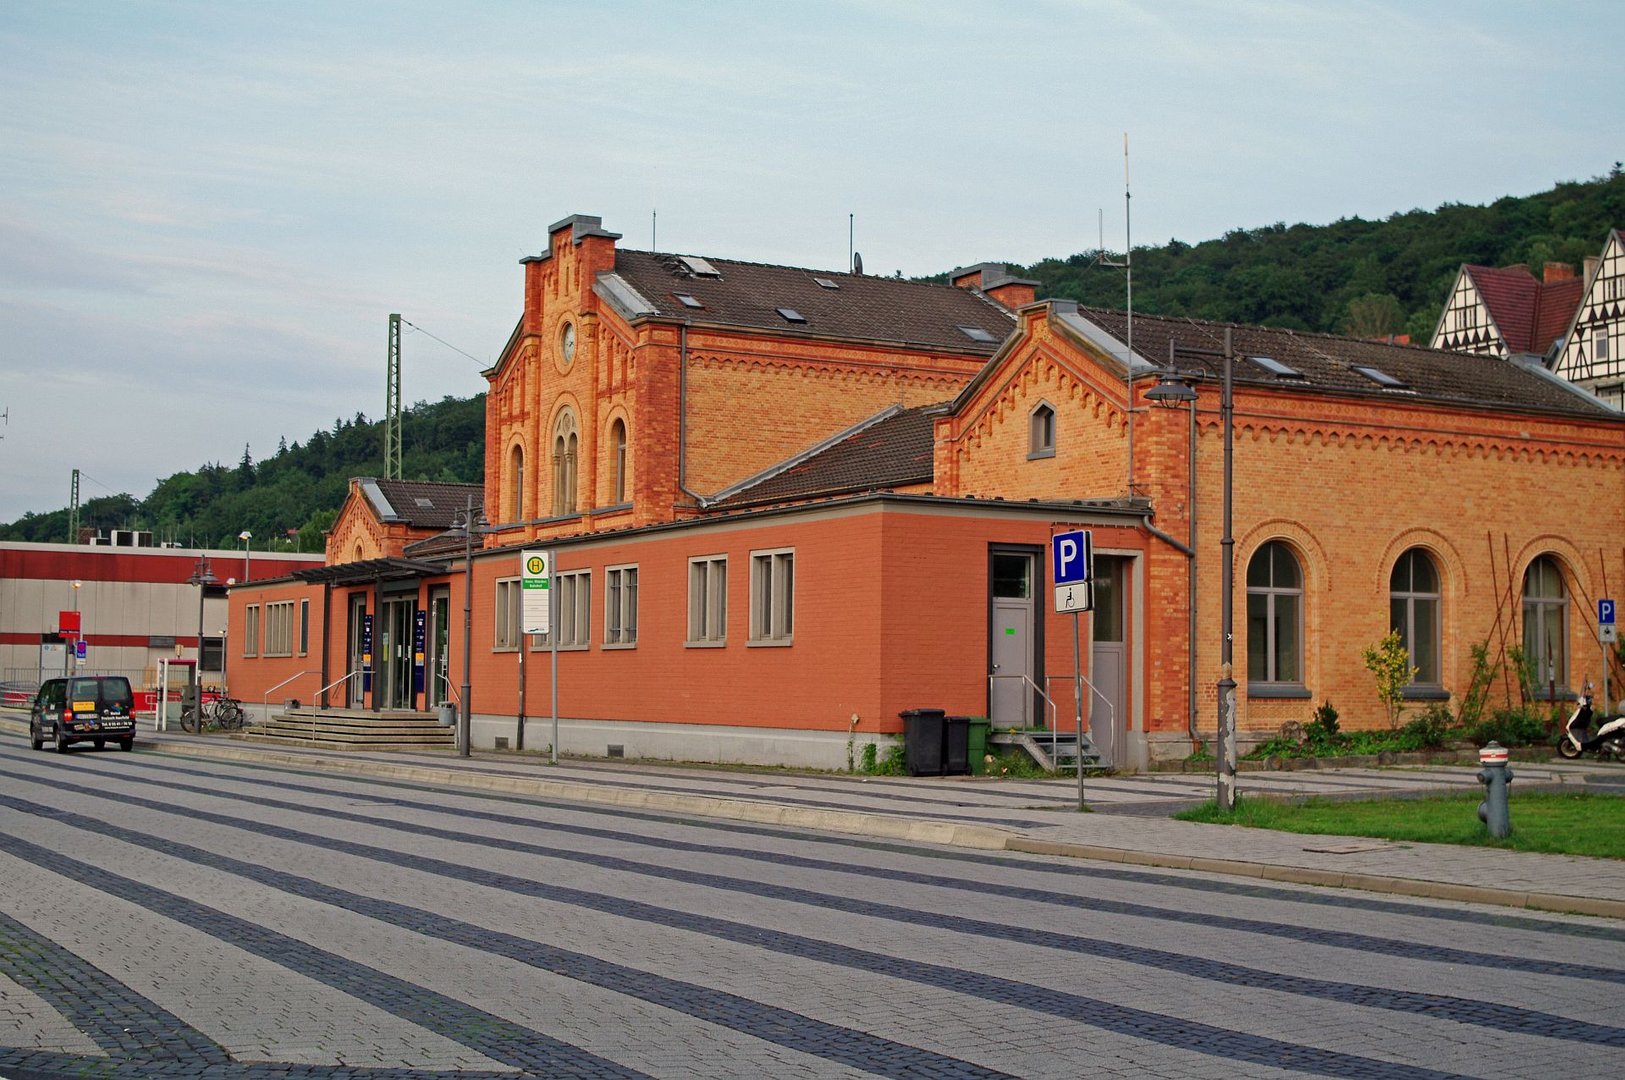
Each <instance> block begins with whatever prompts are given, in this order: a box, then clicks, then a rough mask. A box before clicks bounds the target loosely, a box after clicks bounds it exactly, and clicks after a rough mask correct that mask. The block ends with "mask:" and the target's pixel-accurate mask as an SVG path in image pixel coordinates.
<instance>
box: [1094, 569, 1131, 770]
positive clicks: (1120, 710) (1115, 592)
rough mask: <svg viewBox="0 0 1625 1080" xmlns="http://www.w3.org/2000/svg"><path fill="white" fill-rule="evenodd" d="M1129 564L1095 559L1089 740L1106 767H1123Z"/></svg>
mask: <svg viewBox="0 0 1625 1080" xmlns="http://www.w3.org/2000/svg"><path fill="white" fill-rule="evenodd" d="M1128 565H1129V561H1128V560H1127V559H1123V558H1113V557H1111V556H1108V555H1099V556H1096V557H1095V610H1094V613H1093V615H1094V617H1093V620H1092V623H1093V626H1092V645H1091V653H1090V661H1091V670H1090V675H1089V679H1090V681H1091V682H1093V683H1094V690H1093V691H1088V689H1087V688H1085V692H1087V693H1088V694H1089V739H1090V741H1091V742H1093V743H1094V744H1095V750H1096V752H1098V753H1099V754H1100V761H1101V764H1103V765H1118V764H1121V762H1120V760H1119V759H1120V756H1121V754H1122V747H1123V742H1124V735H1125V732H1126V731H1127V730H1128V729H1127V727H1126V726H1125V721H1126V714H1127V708H1126V706H1127V702H1126V701H1125V700H1124V695H1123V689H1124V685H1125V681H1126V673H1127V664H1128V643H1127V641H1126V640H1125V634H1124V632H1123V627H1124V625H1125V624H1126V623H1127V621H1128V620H1127V617H1126V616H1127V611H1126V604H1127V599H1128V598H1127V593H1128V590H1127V589H1126V588H1125V587H1124V584H1125V582H1126V580H1127V577H1128Z"/></svg>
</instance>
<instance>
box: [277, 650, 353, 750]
mask: <svg viewBox="0 0 1625 1080" xmlns="http://www.w3.org/2000/svg"><path fill="white" fill-rule="evenodd" d="M299 674H300V675H308V674H310V672H308V671H302V672H300V673H299ZM364 674H366V672H365V670H364V669H362V668H356V669H355V670H354V671H346V672H345V673H344V674H343V675H340V676H339V677H338V678H336V679H334V680H333V681H332V682H330V683H328V684H327V685H326V686H324V687H322V688H321V689H320V690H318V691H316V696H317V697H318V698H319V697H321V696H322V695H323V694H325V693H327V692H328V691H329V690H331V689H333V687H335V686H337V685H338V684H339V683H341V682H347V681H349V680H350V679H353V678H355V677H356V676H357V675H364ZM298 677H299V675H295V676H294V677H293V679H297V678H298ZM293 679H283V680H282V681H281V682H279V683H277V684H276V685H277V686H286V685H287V684H288V683H290V682H292V681H293ZM271 689H273V690H275V689H276V686H273V687H271ZM316 713H317V710H316V709H312V710H311V713H310V741H311V742H315V741H316Z"/></svg>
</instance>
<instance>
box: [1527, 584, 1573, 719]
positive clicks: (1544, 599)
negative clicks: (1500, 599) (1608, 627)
mask: <svg viewBox="0 0 1625 1080" xmlns="http://www.w3.org/2000/svg"><path fill="white" fill-rule="evenodd" d="M1568 642H1569V593H1568V589H1566V588H1565V587H1564V585H1563V569H1562V567H1561V566H1559V565H1558V562H1557V560H1556V559H1554V558H1552V557H1551V556H1550V555H1542V556H1541V557H1540V558H1538V559H1536V560H1535V561H1534V562H1532V563H1530V564H1529V569H1528V570H1526V571H1524V575H1523V652H1524V656H1526V657H1527V658H1528V659H1529V661H1530V663H1532V664H1534V666H1535V686H1536V688H1537V689H1545V688H1546V687H1547V686H1548V685H1551V684H1554V683H1555V684H1556V685H1557V686H1558V687H1560V688H1566V687H1567V686H1568V684H1569V650H1568Z"/></svg>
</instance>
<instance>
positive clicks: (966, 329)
mask: <svg viewBox="0 0 1625 1080" xmlns="http://www.w3.org/2000/svg"><path fill="white" fill-rule="evenodd" d="M959 332H960V333H961V334H964V335H965V336H966V337H968V338H970V339H971V340H972V341H997V340H998V338H995V337H994V336H993V335H992V334H990V333H988V332H987V331H986V330H983V329H982V328H981V327H980V326H961V327H959Z"/></svg>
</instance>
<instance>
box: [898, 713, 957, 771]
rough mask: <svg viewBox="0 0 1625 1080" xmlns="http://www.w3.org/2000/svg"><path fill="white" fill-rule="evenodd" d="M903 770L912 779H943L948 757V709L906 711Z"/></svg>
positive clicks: (903, 714) (904, 719)
mask: <svg viewBox="0 0 1625 1080" xmlns="http://www.w3.org/2000/svg"><path fill="white" fill-rule="evenodd" d="M897 715H898V716H901V717H902V718H903V766H904V768H906V769H908V774H909V775H910V776H941V775H942V768H943V759H944V758H946V757H947V753H946V750H947V740H946V738H945V735H946V732H945V728H946V723H945V722H946V720H947V717H948V713H947V710H945V709H904V710H903V711H902V712H900V713H898V714H897Z"/></svg>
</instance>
